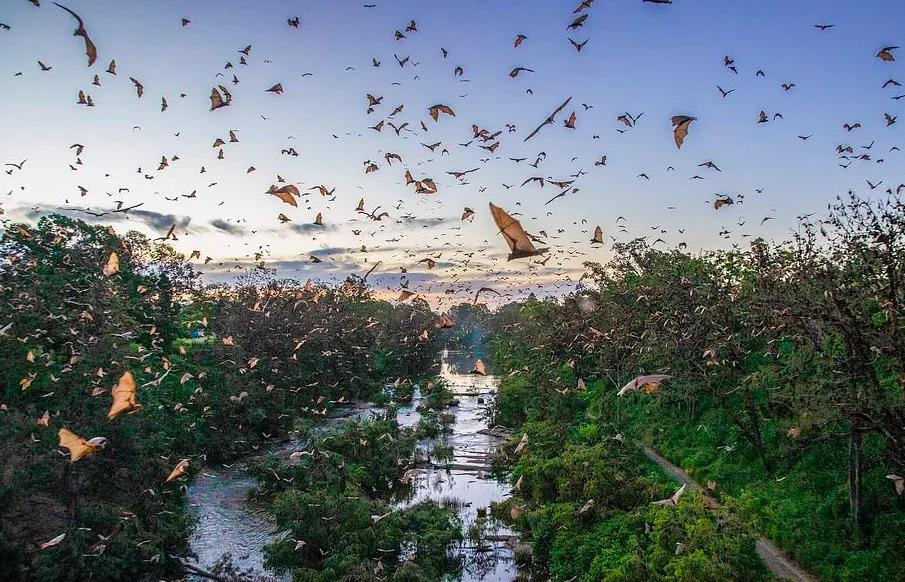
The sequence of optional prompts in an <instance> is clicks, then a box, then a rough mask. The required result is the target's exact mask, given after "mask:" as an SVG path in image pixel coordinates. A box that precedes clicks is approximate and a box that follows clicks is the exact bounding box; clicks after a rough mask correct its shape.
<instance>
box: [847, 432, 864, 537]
mask: <svg viewBox="0 0 905 582" xmlns="http://www.w3.org/2000/svg"><path fill="white" fill-rule="evenodd" d="M861 438H862V433H861V431H860V430H858V429H857V428H854V427H852V429H851V432H850V433H849V436H848V506H849V516H850V518H851V520H852V524H853V525H854V526H855V529H856V530H857V532H858V533H859V534H860V533H861V531H862V525H863V521H864V520H863V515H862V514H861V477H862V469H863V467H862V465H863V456H864V445H863V443H862V441H861Z"/></svg>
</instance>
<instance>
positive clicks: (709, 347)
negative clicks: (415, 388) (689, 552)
mask: <svg viewBox="0 0 905 582" xmlns="http://www.w3.org/2000/svg"><path fill="white" fill-rule="evenodd" d="M614 251H615V256H614V258H613V259H612V260H611V261H610V262H609V263H608V264H606V265H598V264H589V265H588V274H587V276H586V277H585V281H586V282H585V283H583V285H582V286H581V287H580V288H579V289H578V290H577V291H576V292H574V293H573V294H571V295H569V296H567V297H566V298H565V299H564V300H563V301H561V302H554V301H547V302H537V301H528V302H523V303H518V304H511V305H509V306H507V307H505V308H503V309H501V310H500V311H499V312H498V313H497V314H496V315H495V330H496V335H495V350H494V354H495V358H496V359H495V364H496V367H497V369H498V370H499V369H502V370H503V371H504V372H508V371H513V372H514V373H515V374H516V376H515V377H514V378H512V379H510V380H507V381H506V382H505V383H504V387H503V390H502V392H501V396H500V398H499V399H498V400H497V405H496V407H495V409H494V411H493V413H494V416H495V420H496V421H498V422H501V423H504V424H506V425H508V426H511V427H516V428H519V430H520V431H524V432H527V433H528V434H529V435H530V436H531V441H530V442H531V444H530V445H529V451H530V450H531V449H532V447H534V446H536V447H538V448H539V449H540V453H539V454H540V455H541V456H542V457H543V458H544V460H543V462H542V463H541V462H540V461H535V460H533V459H532V454H531V453H529V455H528V457H527V459H525V458H523V459H521V460H519V462H518V464H517V465H516V474H518V473H520V472H521V473H522V474H523V475H524V476H525V483H523V493H522V495H523V496H524V498H525V499H526V501H529V502H530V507H531V508H532V511H533V512H537V513H538V514H539V515H541V516H549V515H555V514H556V511H557V508H558V507H559V504H562V503H572V504H575V503H578V502H579V501H583V500H582V499H580V497H583V496H586V497H594V498H595V501H597V502H598V504H599V503H600V501H601V500H605V505H606V507H607V508H611V509H613V510H617V513H616V514H615V515H616V517H612V516H601V517H600V518H599V521H597V522H594V523H592V524H589V526H588V527H600V528H605V527H612V528H615V529H616V530H617V531H623V532H625V533H622V534H616V535H614V536H612V537H610V538H607V539H612V540H613V541H612V542H608V541H600V540H599V537H598V541H597V542H596V543H597V545H596V546H594V547H592V548H588V549H587V551H588V552H590V554H589V555H588V558H587V562H588V563H591V562H594V561H595V560H605V561H608V562H610V563H612V562H613V556H617V557H619V560H630V559H631V560H634V561H635V566H636V567H637V568H640V569H641V570H640V571H647V575H648V576H649V577H650V578H657V577H661V576H664V577H667V578H669V576H675V577H678V578H680V579H689V580H691V579H696V580H701V579H726V578H725V576H726V572H725V571H723V572H720V571H713V572H710V573H705V572H700V571H695V572H693V573H692V574H688V575H685V574H682V575H680V574H679V573H678V570H677V568H679V566H678V565H674V564H671V565H669V568H667V569H666V570H664V569H663V568H662V564H661V563H660V562H659V560H658V559H657V558H655V557H654V555H653V554H652V553H651V550H650V546H651V544H656V540H657V539H658V537H657V532H656V529H654V530H653V533H652V534H651V535H647V536H641V535H640V534H639V530H640V529H641V528H640V526H639V521H638V520H639V519H641V517H640V516H641V515H643V514H644V513H645V512H640V513H639V510H638V509H637V505H636V503H637V502H639V501H641V500H644V499H645V498H646V499H648V500H649V499H650V496H649V495H645V493H644V491H643V487H642V485H643V484H644V482H643V481H640V482H639V481H638V479H639V478H640V477H639V476H638V475H637V474H633V473H632V472H631V471H630V470H628V469H627V467H631V466H634V465H636V463H638V459H637V454H636V455H635V457H636V458H634V459H631V460H628V461H621V460H619V459H618V458H617V459H613V457H614V456H618V455H619V454H622V453H621V452H618V453H617V452H614V449H616V450H618V451H622V450H623V448H624V447H625V446H626V445H625V444H623V443H620V440H622V439H624V440H625V441H626V442H629V441H631V440H633V439H636V440H640V441H642V442H646V443H649V444H653V445H654V446H655V448H657V449H659V450H660V451H661V452H663V453H664V454H665V455H667V456H668V457H670V458H672V459H673V460H675V461H677V462H679V463H681V464H682V466H684V467H685V468H687V469H688V470H689V471H692V472H693V473H694V475H696V476H697V477H698V478H699V479H701V480H702V481H703V482H711V484H712V487H713V489H714V491H715V492H716V494H718V495H720V496H721V498H722V499H723V500H725V501H728V502H729V504H730V505H733V506H737V507H738V508H739V509H740V511H741V512H742V513H743V514H745V515H747V516H748V517H750V519H751V520H753V522H754V523H755V524H756V525H757V526H758V527H759V528H760V529H761V530H762V531H763V532H765V533H767V534H768V535H769V536H770V537H771V538H772V539H774V540H775V541H776V542H777V543H779V544H780V545H781V546H782V547H783V548H784V549H786V550H787V551H788V552H789V553H791V554H792V555H794V556H796V557H798V558H799V559H800V560H801V561H802V562H803V563H804V565H805V566H807V567H808V568H810V569H812V570H813V571H814V572H815V573H816V574H818V575H819V576H820V577H821V579H827V580H854V579H858V580H891V579H901V577H902V568H901V565H902V556H901V548H902V547H905V534H903V533H902V532H903V531H905V528H903V526H905V502H903V497H902V496H901V495H897V492H896V490H895V488H894V483H893V481H892V480H890V479H887V478H886V475H894V474H899V475H901V474H903V470H905V433H903V431H905V350H903V345H905V324H903V319H902V317H903V315H905V311H903V309H905V308H903V305H905V289H903V286H902V277H903V274H905V204H903V202H902V201H901V200H900V199H898V198H896V197H890V198H888V199H885V200H881V201H876V202H868V201H864V200H860V199H857V198H848V199H844V200H839V201H838V203H837V204H835V205H834V206H833V207H832V209H831V213H830V216H829V217H828V218H827V219H826V220H824V221H822V222H820V223H811V222H807V221H805V222H802V223H801V226H800V229H799V231H798V232H797V233H796V236H795V237H794V238H793V240H792V241H790V242H788V243H784V244H778V245H771V244H768V243H766V242H764V241H759V240H758V241H754V242H753V243H752V244H751V245H750V247H749V248H747V249H739V248H736V249H733V250H729V251H720V252H712V253H706V254H704V255H701V256H693V255H690V254H687V253H685V252H682V251H681V250H667V251H660V250H655V249H652V248H650V247H649V246H647V245H646V244H645V242H644V241H643V240H636V241H633V242H631V243H627V244H617V245H615V246H614ZM650 373H664V374H669V375H671V376H672V377H671V378H670V379H668V380H666V381H665V382H663V383H662V386H659V390H656V388H658V386H653V389H654V390H652V391H651V392H652V393H645V392H644V391H635V392H631V393H629V394H628V395H626V396H625V397H622V398H620V397H618V396H616V392H617V390H619V388H620V387H622V386H623V385H624V384H626V383H627V382H629V381H630V380H632V379H633V378H635V377H636V376H639V375H642V374H650ZM579 379H581V380H583V381H584V382H586V383H587V386H588V389H587V390H584V391H579V390H577V388H578V386H577V385H578V380H579ZM532 431H533V432H532ZM585 432H588V433H590V434H594V435H597V437H596V438H599V439H600V443H598V442H597V441H591V442H590V443H588V444H585V445H583V446H584V447H589V446H593V447H594V449H593V450H591V451H588V450H582V449H576V442H581V439H580V438H579V437H580V436H581V435H583V434H585ZM534 433H536V436H535V434H534ZM617 434H618V435H620V439H619V440H615V439H614V437H616V435H617ZM576 463H578V464H581V465H583V466H584V467H595V469H594V470H593V471H592V473H593V475H594V476H595V477H594V478H595V479H601V480H607V479H609V480H610V482H608V483H605V484H604V485H603V486H600V485H598V484H595V483H587V482H584V481H574V477H572V476H571V471H570V470H569V469H570V467H571V466H572V465H574V464H576ZM614 471H615V472H616V473H617V474H618V478H616V476H613V473H614ZM586 479H590V477H586ZM612 480H615V482H613V481H612ZM526 485H527V489H526ZM579 492H580V493H579ZM598 507H599V505H598ZM658 509H659V508H658ZM696 510H697V509H696V502H695V501H693V500H691V501H689V502H688V504H683V503H680V504H679V507H678V508H677V511H678V512H679V513H680V514H684V513H685V512H686V511H692V512H694V511H696ZM528 515H529V516H530V515H532V513H529V514H528ZM659 515H663V514H662V513H660V514H658V516H659ZM653 518H654V516H651V515H649V514H648V515H647V520H648V522H650V521H651V520H652V519H653ZM538 519H540V518H535V519H534V520H532V519H531V518H530V517H529V519H528V522H529V525H530V530H531V531H532V532H533V534H534V535H535V536H539V538H538V543H539V544H541V543H542V542H543V543H550V542H549V540H548V538H549V535H550V534H545V532H547V529H546V528H548V527H549V525H546V524H544V525H541V526H539V525H537V520H538ZM545 519H547V520H548V519H549V518H545ZM661 519H666V520H669V519H671V518H670V517H663V518H661ZM676 519H682V518H676ZM612 520H617V522H613V521H612ZM705 521H707V522H709V523H710V525H709V526H707V527H711V526H712V525H713V523H714V521H713V518H712V517H711V518H710V519H705ZM723 523H725V522H723ZM617 524H618V527H617ZM654 527H655V528H656V526H654ZM619 528H623V529H619ZM554 530H555V528H554ZM685 531H686V534H687V538H688V539H693V537H694V536H693V535H692V532H691V530H690V529H689V528H685ZM816 531H819V532H821V535H819V536H815V535H814V532H816ZM545 535H546V536H547V537H544V536H545ZM572 535H573V534H572V533H571V531H570V529H566V530H563V531H561V532H560V533H557V534H554V535H553V537H554V538H563V537H568V538H571V537H572ZM626 539H630V540H632V541H631V544H632V545H623V546H620V545H619V544H625V543H627V542H625V540H626ZM736 539H741V538H736ZM545 540H546V541H545ZM560 543H566V542H565V541H563V542H560ZM568 543H569V544H573V545H574V544H580V542H577V541H570V542H568ZM683 543H686V542H683ZM721 543H722V542H721ZM733 543H734V542H730V546H723V547H718V546H709V547H706V546H705V547H703V548H702V551H703V552H704V554H703V555H704V556H707V558H708V561H709V562H708V563H712V562H714V561H717V562H719V563H722V564H724V565H726V564H728V565H730V566H731V567H732V568H733V569H734V570H733V571H734V574H732V575H731V576H729V577H732V578H738V577H740V576H741V574H740V572H742V571H743V570H738V569H737V568H742V567H745V568H747V566H745V564H746V563H747V561H748V559H749V557H750V556H749V555H748V554H749V550H750V548H748V547H747V546H745V544H741V542H739V543H738V544H735V545H732V544H733ZM739 544H741V545H739ZM553 546H554V547H555V546H556V542H555V540H554V542H553ZM576 547H577V546H576ZM686 548H687V543H686ZM740 551H741V553H739V552H740ZM570 552H572V555H573V556H574V555H575V554H574V551H572V550H570ZM579 555H581V554H580V552H579ZM536 560H537V561H538V562H539V563H540V565H542V566H545V567H549V568H550V569H551V571H552V572H554V573H555V574H557V575H556V577H557V578H558V579H566V578H569V575H567V574H568V573H569V572H571V574H574V575H580V576H581V577H583V579H588V580H591V579H593V580H597V579H607V580H609V579H632V578H630V577H621V576H622V575H621V574H620V575H618V576H617V575H616V574H613V572H615V571H616V570H612V569H610V570H606V571H605V572H604V571H603V570H599V569H597V570H584V569H572V570H568V571H567V570H562V569H561V568H562V566H561V565H558V562H557V559H556V554H555V552H552V551H543V552H538V553H536ZM594 563H596V562H594ZM620 563H621V562H620ZM566 565H567V564H566ZM614 568H615V566H614ZM681 568H684V566H682V567H681ZM617 569H618V568H617ZM630 570H631V571H635V570H632V569H631V568H629V569H627V570H626V571H630ZM667 571H670V572H672V574H669V575H667V573H666V572H667ZM683 571H684V570H683ZM744 571H746V572H749V573H751V575H752V576H753V575H755V570H753V569H747V570H744ZM689 572H691V571H689ZM720 576H724V577H723V578H720ZM670 579H675V578H670Z"/></svg>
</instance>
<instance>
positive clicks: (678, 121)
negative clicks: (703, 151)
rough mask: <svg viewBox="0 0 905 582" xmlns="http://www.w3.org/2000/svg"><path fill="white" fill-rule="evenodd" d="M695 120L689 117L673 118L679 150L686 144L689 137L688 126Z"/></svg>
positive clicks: (674, 134)
mask: <svg viewBox="0 0 905 582" xmlns="http://www.w3.org/2000/svg"><path fill="white" fill-rule="evenodd" d="M694 120H695V118H694V117H688V116H687V115H676V116H675V117H673V118H672V124H673V125H674V126H676V128H675V130H673V137H674V138H675V140H676V147H677V148H681V147H682V144H683V143H685V138H686V137H687V136H688V126H689V125H691V122H692V121H694Z"/></svg>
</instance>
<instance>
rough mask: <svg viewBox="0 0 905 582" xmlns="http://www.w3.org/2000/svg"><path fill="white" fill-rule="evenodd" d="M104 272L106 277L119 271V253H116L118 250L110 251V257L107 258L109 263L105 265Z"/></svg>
mask: <svg viewBox="0 0 905 582" xmlns="http://www.w3.org/2000/svg"><path fill="white" fill-rule="evenodd" d="M102 272H103V274H104V277H109V276H111V275H115V274H116V273H119V255H117V254H116V251H113V252H112V253H110V257H109V258H108V259H107V263H106V264H105V265H104V268H103V271H102Z"/></svg>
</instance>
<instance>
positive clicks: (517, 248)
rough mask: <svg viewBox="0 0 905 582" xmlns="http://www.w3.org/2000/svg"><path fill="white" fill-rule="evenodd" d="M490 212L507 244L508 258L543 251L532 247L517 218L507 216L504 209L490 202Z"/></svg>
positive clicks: (523, 256)
mask: <svg viewBox="0 0 905 582" xmlns="http://www.w3.org/2000/svg"><path fill="white" fill-rule="evenodd" d="M490 214H491V215H492V216H493V220H494V222H496V225H497V228H499V229H500V233H501V234H502V235H503V238H504V239H505V240H506V244H508V245H509V250H510V253H509V260H510V261H511V260H512V259H521V258H525V257H533V256H535V255H539V254H541V253H542V252H543V250H546V249H543V250H541V251H538V250H537V249H536V248H534V245H533V244H532V243H531V239H530V238H529V237H528V235H527V233H525V230H524V229H523V228H522V225H521V224H520V223H519V221H518V220H516V219H514V218H512V217H511V216H509V214H507V213H506V211H505V210H503V209H502V208H500V207H498V206H494V205H493V203H491V204H490Z"/></svg>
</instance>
